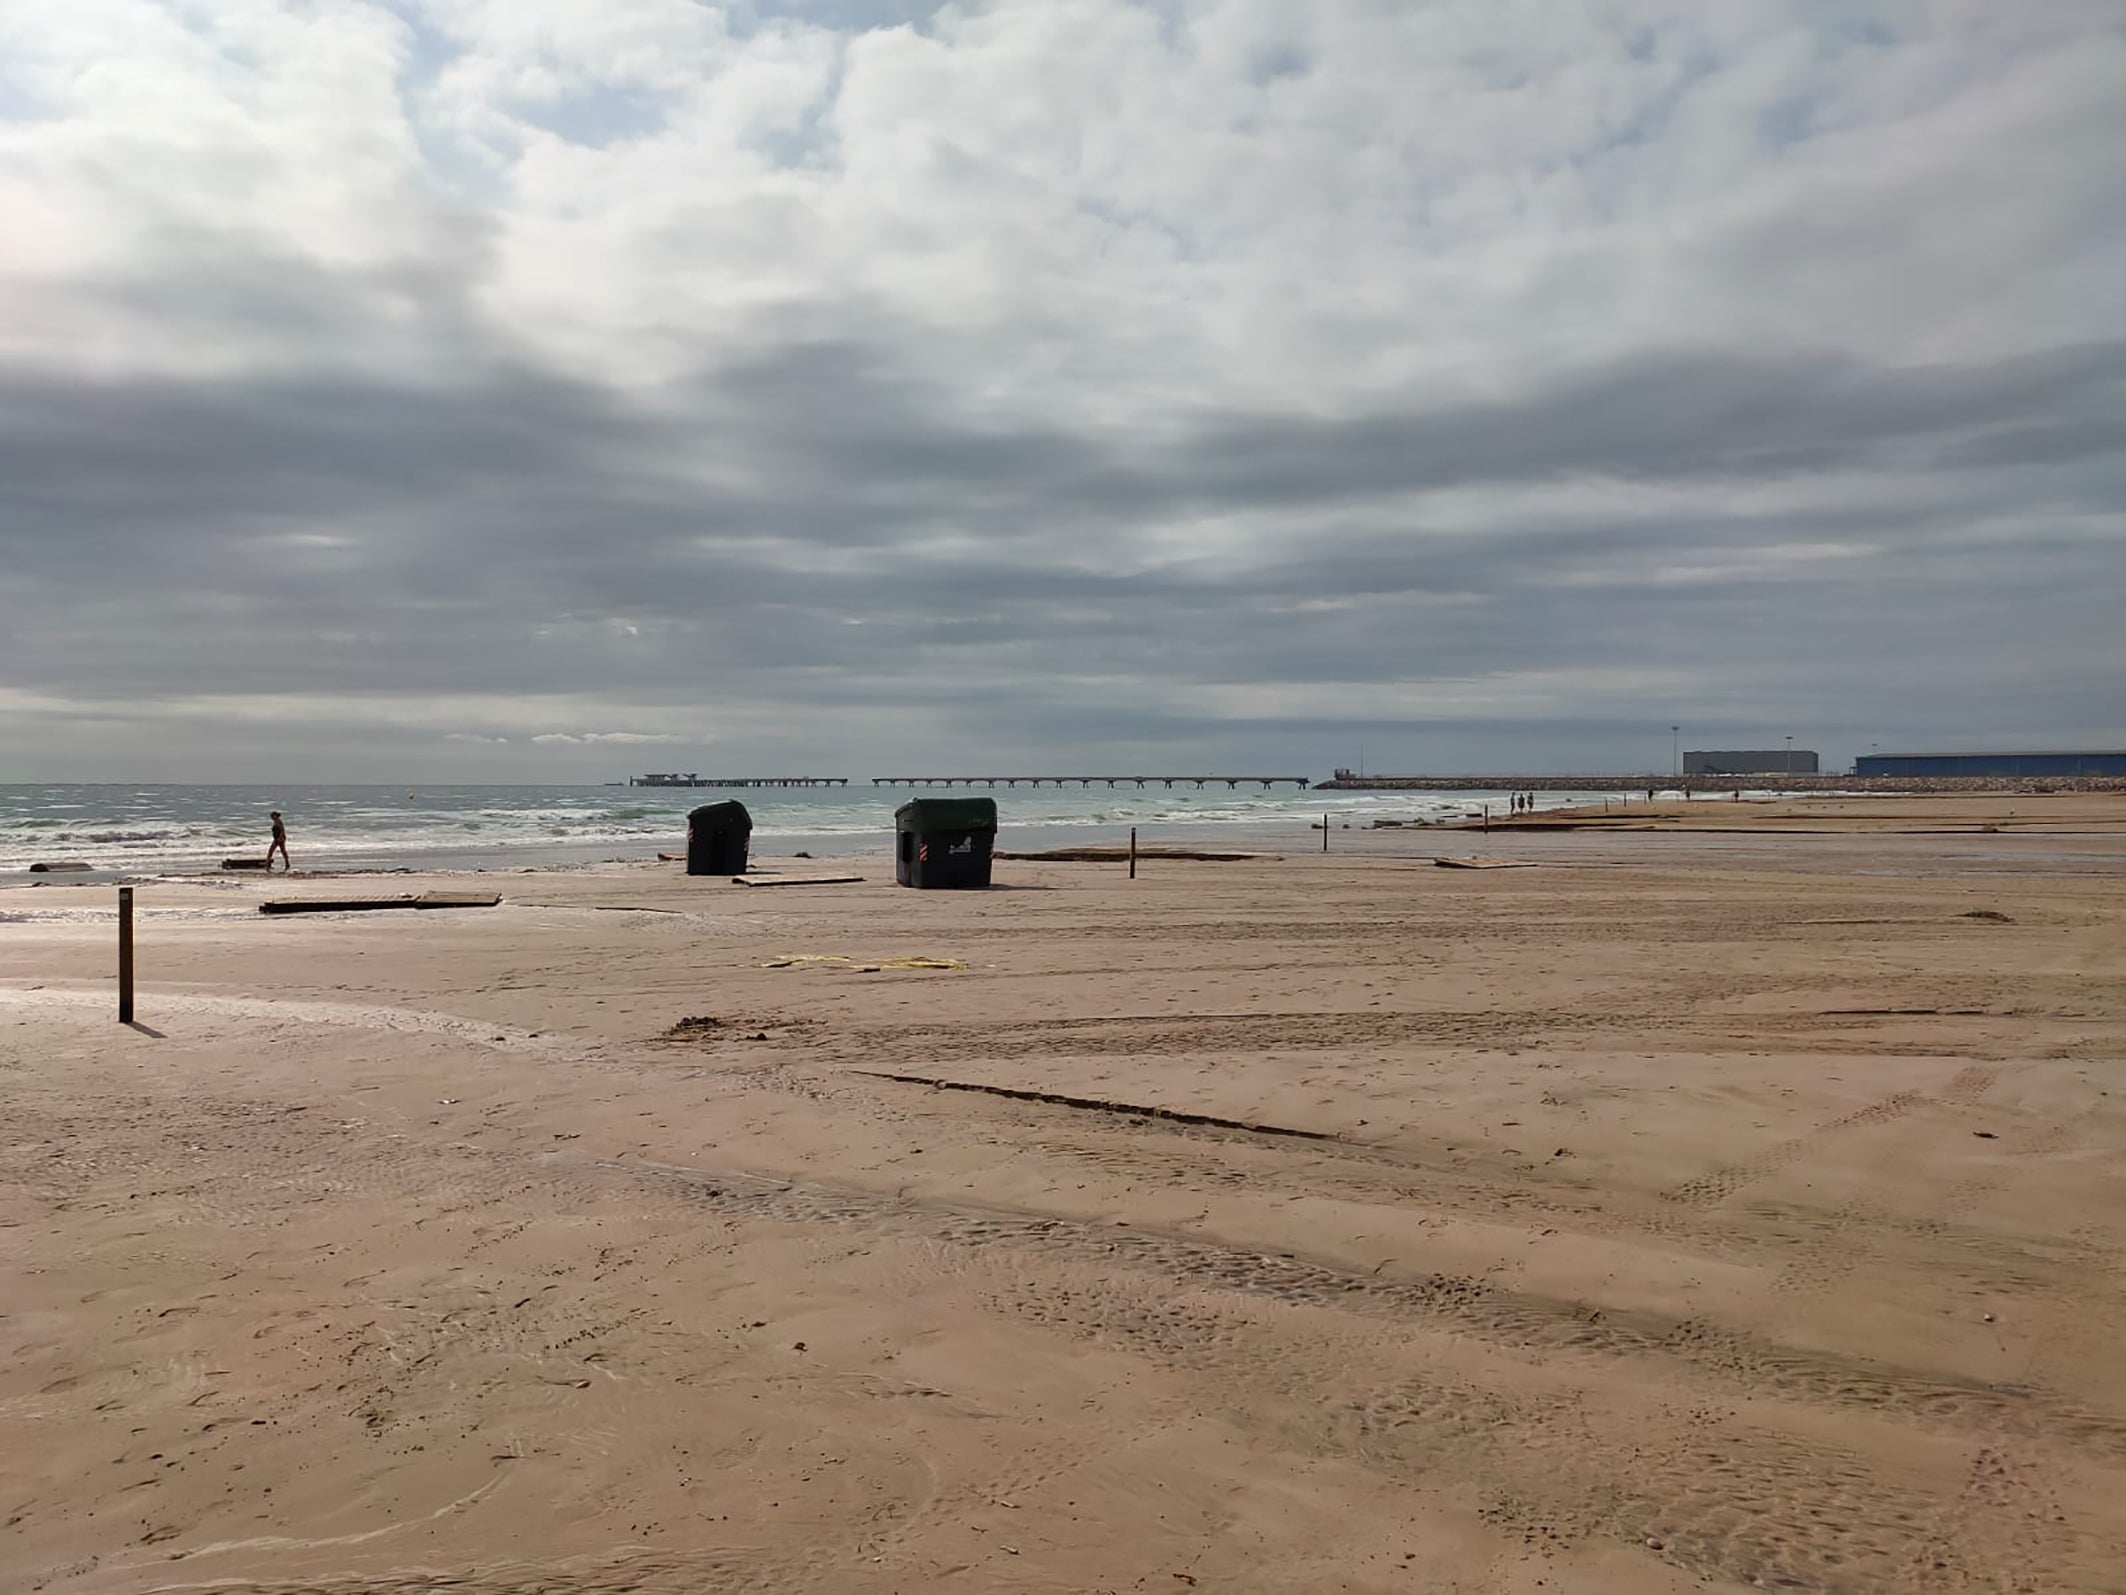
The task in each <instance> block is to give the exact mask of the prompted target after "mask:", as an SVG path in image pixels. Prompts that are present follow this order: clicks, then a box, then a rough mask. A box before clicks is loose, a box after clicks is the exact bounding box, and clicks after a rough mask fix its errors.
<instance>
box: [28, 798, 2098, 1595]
mask: <svg viewBox="0 0 2126 1595" xmlns="http://www.w3.org/2000/svg"><path fill="white" fill-rule="evenodd" d="M1885 801H1887V800H1885ZM1900 801H1902V800H1900ZM2017 802H2019V800H2013V799H2005V800H1999V806H2001V807H2005V806H2008V805H2010V804H2014V803H2017ZM1715 806H1716V805H1714V804H1703V805H1697V806H1696V807H1700V808H1703V809H1711V808H1714V807H1715ZM1717 806H1718V807H1721V808H1723V809H1724V808H1726V807H1728V805H1724V804H1722V805H1717ZM1733 807H1736V808H1742V809H1748V808H1750V807H1751V806H1750V805H1734V806H1733ZM2079 813H2080V814H2081V815H2083V816H2084V817H2085V818H2086V821H2087V822H2086V823H2079V824H2078V823H2076V821H2075V820H2074V818H2073V817H2072V816H2070V817H2069V818H2068V819H2066V820H2064V821H2062V822H2060V823H2059V824H2057V825H2054V826H2052V827H2051V834H2024V835H2019V834H2011V833H2008V832H2005V831H2003V832H1993V833H1988V832H1983V831H1977V832H1972V833H1968V834H1949V833H1943V832H1942V831H1941V830H1940V828H1939V827H1929V828H1927V829H1929V830H1930V831H1932V832H1933V833H1934V834H1924V835H1921V834H1913V835H1907V836H1898V837H1874V836H1868V835H1844V836H1828V837H1823V836H1808V835H1779V834H1775V833H1772V832H1767V833H1765V834H1762V835H1757V836H1751V837H1726V836H1721V835H1717V834H1708V835H1699V836H1650V835H1639V834H1633V835H1621V836H1612V835H1606V834H1600V833H1587V832H1580V833H1573V832H1561V833H1558V834H1554V835H1548V836H1537V835H1522V834H1513V835H1509V836H1506V837H1497V836H1494V837H1492V838H1488V839H1487V838H1484V837H1481V836H1469V835H1465V834H1451V835H1442V834H1440V833H1437V832H1431V833H1427V834H1425V835H1423V836H1421V837H1412V836H1407V835H1405V836H1400V837H1399V836H1397V835H1396V833H1393V832H1377V833H1369V834H1361V833H1357V832H1352V833H1348V834H1347V833H1343V832H1338V833H1335V834H1334V835H1332V837H1331V839H1330V841H1331V847H1332V849H1333V851H1332V852H1331V853H1330V854H1329V855H1328V856H1327V857H1322V856H1321V855H1319V854H1318V853H1314V852H1311V851H1308V850H1307V849H1309V847H1310V845H1311V846H1318V845H1319V838H1318V837H1316V838H1315V839H1314V841H1313V842H1312V843H1311V844H1309V842H1308V841H1307V840H1306V839H1305V838H1303V837H1295V838H1293V839H1292V841H1291V845H1292V847H1293V848H1294V851H1293V852H1292V853H1291V854H1290V855H1289V856H1286V857H1281V858H1262V859H1256V860H1249V861H1242V862H1198V861H1183V860H1156V861H1151V862H1148V863H1147V864H1146V865H1145V867H1144V869H1143V871H1142V874H1141V876H1140V878H1139V879H1138V880H1136V881H1134V882H1132V881H1129V880H1127V879H1126V878H1125V877H1124V873H1123V868H1122V866H1120V865H1119V864H1109V863H1053V862H1031V861H1013V862H1011V863H1009V864H1007V865H1001V866H1000V867H999V878H1000V880H1001V881H1003V882H1004V883H1005V888H1006V889H1000V890H997V891H994V892H991V893H988V894H984V895H980V896H974V895H962V894H947V893H911V892H904V891H896V890H895V889H894V888H893V887H892V886H891V884H890V881H889V880H888V879H886V878H885V876H884V873H883V872H882V871H881V870H880V869H879V867H878V864H877V861H876V860H864V861H862V862H861V863H859V864H858V866H857V868H858V869H859V870H860V871H861V872H862V873H865V874H867V875H868V876H870V879H868V880H866V881H864V882H862V883H860V884H854V885H832V886H806V887H795V888H791V889H787V890H780V891H771V892H762V891H746V890H742V889H739V888H735V887H732V886H730V885H729V884H728V883H726V882H724V881H721V880H688V879H686V878H685V877H684V876H682V875H680V874H678V873H677V872H676V867H675V866H671V865H649V866H613V867H609V868H606V869H602V870H597V871H590V872H556V873H539V874H522V875H503V876H494V875H491V876H487V877H484V878H483V879H484V880H485V881H487V882H490V883H493V884H497V885H499V887H500V889H501V890H502V892H503V893H504V896H505V902H504V904H503V906H501V907H499V908H495V909H485V910H478V909H475V910H438V911H434V912H427V913H418V914H416V913H402V914H388V915H376V916H368V917H363V916H345V917H340V916H326V917H310V916H302V917H297V918H292V919H286V920H280V919H269V918H265V917H262V916H260V915H259V914H257V912H256V906H257V903H258V901H259V900H260V899H261V898H262V897H265V896H267V895H282V894H299V893H302V892H306V891H315V892H318V893H320V894H323V893H325V892H327V891H344V889H345V886H346V882H345V881H343V880H342V881H333V882H317V883H306V882H303V881H300V880H298V881H296V882H294V883H281V882H273V883H270V884H269V883H264V882H258V881H242V882H230V883H225V884H216V883H199V884H195V885H170V886H158V887H153V888H143V890H142V908H143V912H142V916H141V921H140V927H139V941H140V971H141V995H140V999H139V1019H140V1023H141V1028H139V1029H136V1030H126V1029H122V1028H120V1027H119V1026H117V1025H116V1023H115V1022H114V1019H113V1017H112V999H111V981H110V978H109V976H110V968H111V938H112V927H111V920H110V917H109V898H110V893H109V891H108V889H107V888H64V887H50V888H35V889H32V888H28V887H26V886H25V887H17V888H8V889H4V890H0V1103H4V1107H5V1112H6V1133H5V1135H4V1136H0V1224H4V1225H5V1228H4V1230H0V1235H4V1237H5V1240H4V1253H0V1255H4V1257H5V1260H6V1268H7V1278H8V1287H7V1290H6V1293H5V1299H4V1313H5V1316H4V1317H0V1411H4V1412H5V1414H6V1432H7V1434H8V1435H9V1437H10V1440H11V1443H10V1444H9V1445H8V1446H7V1447H6V1448H5V1450H4V1452H0V1522H4V1525H5V1526H4V1529H0V1585H4V1587H6V1588H9V1589H18V1588H19V1589H23V1590H50V1591H55V1592H56V1591H64V1592H69V1595H90V1592H116V1591H129V1592H131V1591H156V1590H165V1591H174V1590H220V1589H227V1590H237V1589H242V1590H246V1591H280V1592H292V1591H298V1590H305V1591H307V1590H331V1591H349V1592H351V1591H357V1590H359V1591H384V1592H391V1595H399V1592H412V1591H442V1590H451V1591H460V1592H476V1595H505V1592H506V1595H529V1592H533V1591H538V1592H581V1595H603V1592H618V1591H641V1592H647V1595H667V1592H670V1595H680V1592H692V1591H704V1590H706V1591H718V1590H729V1591H741V1590H743V1591H771V1592H773V1591H822V1592H825V1591H834V1592H841V1591H850V1592H859V1595H869V1592H885V1591H896V1590H898V1591H909V1592H914V1591H930V1590H942V1591H954V1590H965V1591H988V1590H1040V1591H1091V1590H1113V1591H1133V1590H1183V1589H1187V1588H1191V1587H1194V1588H1201V1589H1217V1590H1261V1591H1273V1590H1274V1591H1285V1590H1353V1591H1369V1592H1370V1591H1391V1590H1392V1591H1410V1590H1425V1591H1466V1592H1470V1595H1476V1592H1484V1595H1526V1592H1532V1591H1536V1590H1542V1591H1545V1592H1549V1591H1573V1592H1582V1591H1584V1592H1603V1595H1607V1592H1616V1595H1623V1592H1644V1591H1651V1592H1666V1591H1684V1590H1708V1589H1710V1590H1725V1591H1733V1590H1739V1589H1749V1588H1763V1587H1776V1588H1785V1589H1795V1590H1825V1591H1851V1592H1874V1591H1921V1590H2003V1591H2007V1590H2029V1591H2055V1590H2059V1591H2105V1590H2117V1589H2119V1588H2121V1587H2122V1584H2121V1573H2120V1569H2121V1568H2126V1336H2122V1332H2121V1330H2120V1328H2119V1326H2120V1324H2121V1323H2122V1322H2126V1312H2122V1309H2126V1070H2122V1068H2121V1063H2120V1060H2121V1057H2122V1051H2126V983H2122V978H2121V977H2122V974H2126V838H2121V837H2119V836H2118V835H2117V834H2116V833H2114V832H2108V831H2107V830H2106V828H2105V825H2104V824H2101V823H2099V820H2100V819H2101V817H2102V815H2104V814H2110V813H2111V810H2110V809H2108V808H2103V807H2102V806H2101V805H2098V804H2095V803H2092V806H2090V807H2087V808H2085V809H2083V810H2080V811H2079ZM2005 818H2006V816H2005V815H1998V816H1996V818H1995V819H1993V820H1987V819H1983V818H1981V819H1978V820H1976V821H1975V823H1976V824H1977V825H1981V826H1982V825H1985V824H1989V823H1999V822H2000V821H2001V820H2003V819H2005ZM2114 818H2115V816H2114ZM1432 852H1439V853H1449V852H1455V853H1459V854H1470V853H1477V852H1487V853H1492V854H1498V855H1501V856H1512V857H1515V858H1517V859H1519V860H1521V861H1524V862H1532V863H1535V864H1537V865H1538V866H1539V867H1535V868H1527V869H1513V870H1498V871H1465V870H1442V869H1438V868H1436V867H1434V866H1433V864H1432V862H1431V858H1430V856H1429V855H1430V854H1431V853H1432ZM769 867H771V868H775V869H779V870H784V871H788V872H791V873H798V872H804V873H818V874H827V873H838V872H839V869H838V866H837V863H836V861H832V860H824V859H822V860H818V861H811V862H805V861H769ZM465 884H466V882H465V880H464V878H463V877H458V878H454V879H439V880H435V881H428V880H423V879H421V878H418V877H416V878H410V879H409V878H404V877H395V878H394V879H393V880H392V882H391V883H390V889H391V890H392V891H393V892H397V891H402V890H421V889H424V888H425V887H427V886H430V885H436V886H446V887H448V886H457V887H462V886H464V885H465ZM922 961H937V962H942V963H944V964H946V966H947V967H920V966H919V964H920V963H921V962H922ZM910 965H918V966H917V967H909V966H910ZM954 965H959V966H964V967H952V966H954ZM690 1019H691V1020H694V1021H696V1022H695V1023H692V1024H685V1023H682V1021H686V1020H690ZM710 1021H713V1022H710ZM926 1082H935V1084H932V1083H926ZM952 1087H986V1088H996V1089H998V1090H1002V1091H1007V1092H1011V1093H1017V1094H1016V1095H998V1094H993V1092H992V1091H991V1090H982V1089H952ZM1141 1110H1158V1114H1154V1113H1148V1112H1145V1111H1141ZM1160 1115H1167V1116H1160Z"/></svg>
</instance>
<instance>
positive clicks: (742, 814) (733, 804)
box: [687, 798, 753, 831]
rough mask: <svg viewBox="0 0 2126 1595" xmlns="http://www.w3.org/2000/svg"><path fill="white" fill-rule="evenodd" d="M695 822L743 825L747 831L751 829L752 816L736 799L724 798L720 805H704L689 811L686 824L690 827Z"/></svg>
mask: <svg viewBox="0 0 2126 1595" xmlns="http://www.w3.org/2000/svg"><path fill="white" fill-rule="evenodd" d="M697 820H707V821H709V822H711V823H717V824H723V825H743V826H744V827H745V828H746V829H747V830H749V831H750V830H752V829H753V816H752V815H750V814H748V813H747V812H746V806H745V805H744V804H743V803H741V802H739V801H738V799H736V798H725V799H724V800H723V801H722V802H721V803H704V804H702V806H701V807H700V808H698V809H689V810H688V811H687V824H689V825H692V824H694V823H695V822H696V821H697Z"/></svg>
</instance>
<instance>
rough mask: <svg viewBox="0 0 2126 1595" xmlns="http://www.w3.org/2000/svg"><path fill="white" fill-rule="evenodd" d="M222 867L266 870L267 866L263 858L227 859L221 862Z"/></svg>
mask: <svg viewBox="0 0 2126 1595" xmlns="http://www.w3.org/2000/svg"><path fill="white" fill-rule="evenodd" d="M221 867H222V868H223V869H265V868H266V867H267V865H266V861H265V860H264V859H262V858H225V859H223V860H222V861H221Z"/></svg>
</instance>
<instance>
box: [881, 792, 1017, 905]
mask: <svg viewBox="0 0 2126 1595" xmlns="http://www.w3.org/2000/svg"><path fill="white" fill-rule="evenodd" d="M893 829H894V833H895V834H894V838H893V840H894V853H893V878H894V879H895V880H897V881H899V882H900V883H901V885H903V886H917V887H925V888H937V887H978V886H987V885H988V884H989V854H990V850H991V849H992V848H993V847H995V846H996V840H997V804H996V799H995V798H976V797H968V798H917V799H915V800H914V801H913V802H910V803H903V804H902V805H901V806H900V807H899V808H897V809H895V810H894V811H893Z"/></svg>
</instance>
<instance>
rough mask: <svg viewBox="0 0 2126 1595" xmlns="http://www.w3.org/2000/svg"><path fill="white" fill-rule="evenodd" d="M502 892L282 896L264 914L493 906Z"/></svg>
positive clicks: (265, 906) (262, 910) (264, 908)
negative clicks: (387, 895) (398, 895)
mask: <svg viewBox="0 0 2126 1595" xmlns="http://www.w3.org/2000/svg"><path fill="white" fill-rule="evenodd" d="M501 901H502V894H501V893H500V892H423V893H421V894H420V895H419V896H418V897H415V896H412V895H407V896H403V897H282V898H277V899H275V900H273V901H271V902H266V903H260V904H259V905H258V911H259V912H260V913H261V914H372V913H378V912H381V911H383V910H385V909H393V908H493V907H494V906H496V905H497V904H498V903H500V902H501Z"/></svg>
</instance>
